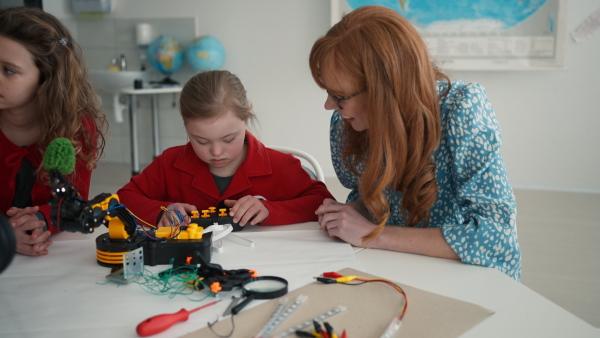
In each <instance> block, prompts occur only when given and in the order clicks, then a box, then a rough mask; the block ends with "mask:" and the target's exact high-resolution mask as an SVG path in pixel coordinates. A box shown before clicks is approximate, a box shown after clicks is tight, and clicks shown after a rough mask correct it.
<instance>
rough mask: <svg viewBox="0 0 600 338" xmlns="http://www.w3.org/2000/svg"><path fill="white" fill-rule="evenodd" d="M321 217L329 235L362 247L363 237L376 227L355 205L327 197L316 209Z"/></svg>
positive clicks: (320, 222) (323, 227)
mask: <svg viewBox="0 0 600 338" xmlns="http://www.w3.org/2000/svg"><path fill="white" fill-rule="evenodd" d="M315 214H317V215H318V217H319V225H320V226H321V229H323V230H324V231H327V233H328V234H329V237H331V238H339V239H342V240H343V241H345V242H347V243H349V244H351V245H354V246H359V247H362V246H364V244H363V242H362V238H363V237H364V236H365V235H367V234H369V233H370V232H371V231H372V230H373V229H375V227H376V226H375V224H373V223H371V222H370V221H369V220H367V219H366V218H365V217H364V216H363V215H362V214H361V213H360V212H359V211H357V210H356V209H355V208H354V207H353V205H350V204H343V203H339V202H336V201H335V200H332V199H329V198H328V199H325V200H324V201H323V204H322V205H321V206H320V207H319V208H318V209H317V210H316V211H315Z"/></svg>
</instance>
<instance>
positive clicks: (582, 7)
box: [44, 0, 600, 193]
mask: <svg viewBox="0 0 600 338" xmlns="http://www.w3.org/2000/svg"><path fill="white" fill-rule="evenodd" d="M114 2H115V5H116V9H115V11H114V12H113V13H111V14H110V15H108V16H107V17H109V18H157V17H160V18H167V17H169V18H176V17H190V16H195V17H196V18H197V21H196V30H197V31H196V34H197V35H204V34H211V35H214V36H216V37H218V38H219V39H220V40H221V42H222V43H223V44H224V45H225V48H226V50H227V55H228V56H227V60H226V62H225V64H224V68H226V69H229V70H231V71H232V72H233V73H235V74H237V75H238V76H240V78H241V79H242V81H243V82H244V84H245V86H246V87H247V89H248V95H249V97H250V99H251V100H252V102H253V103H254V106H255V111H256V113H257V114H258V117H259V121H260V131H259V133H258V136H259V137H260V138H261V139H262V141H263V142H265V143H266V144H279V145H285V146H291V147H296V148H300V149H303V150H305V151H307V152H309V153H311V154H313V155H314V156H315V157H316V158H317V159H318V160H319V162H321V164H322V165H323V167H324V171H325V174H326V175H327V176H333V175H334V173H333V167H332V165H331V160H330V157H329V145H328V124H329V116H330V113H329V112H326V111H325V110H324V109H323V103H324V100H325V94H324V93H323V92H322V91H321V90H320V89H319V88H318V87H317V86H316V85H315V84H314V83H313V81H312V78H311V76H310V72H309V68H308V53H309V51H310V48H311V46H312V43H313V42H314V40H315V39H316V38H318V37H319V36H321V35H323V34H325V32H326V31H327V29H328V27H329V17H330V16H329V14H330V13H329V12H330V9H329V1H327V0H285V1H281V0H253V1H238V0H220V1H207V0H175V1H170V2H166V1H164V0H114ZM69 4H70V2H69V1H68V0H44V9H45V10H46V11H48V12H50V13H53V14H55V15H56V16H58V17H59V18H72V17H73V14H72V12H71V11H70V7H69ZM567 6H568V8H567V23H566V26H567V34H568V33H570V32H571V31H572V30H573V29H574V28H575V27H577V26H578V25H579V23H580V22H581V21H583V20H584V19H585V18H586V16H587V15H588V14H590V13H591V12H592V11H593V10H595V9H596V8H597V7H598V2H597V0H581V1H569V2H568V4H567ZM599 60H600V34H596V35H594V36H592V37H591V38H589V39H588V40H585V41H583V42H580V43H575V42H573V41H572V40H571V39H570V37H569V36H567V39H566V41H565V69H564V70H556V71H522V72H516V71H515V72H452V73H450V75H451V76H452V78H453V79H461V80H464V81H472V82H480V83H482V84H483V85H484V86H485V87H486V89H487V91H488V95H489V97H490V100H491V102H492V104H493V106H494V107H495V110H496V114H497V115H498V119H499V121H500V123H501V126H502V129H503V134H504V147H503V155H504V158H505V161H506V165H507V168H508V173H509V177H510V179H511V181H512V183H513V185H514V186H515V187H518V188H532V189H551V190H570V191H587V192H594V193H600V175H599V173H600V170H599V168H600V150H599V149H598V146H599V145H600V142H599V141H598V140H597V136H596V135H597V134H598V132H597V127H598V126H600V108H598V98H599V97H600V85H599V84H598V79H600V64H599ZM181 142H185V139H184V138H182V139H181ZM124 147H128V144H126V145H124ZM106 160H107V161H111V154H110V153H108V154H107V157H106ZM117 160H118V159H117Z"/></svg>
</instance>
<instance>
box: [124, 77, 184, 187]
mask: <svg viewBox="0 0 600 338" xmlns="http://www.w3.org/2000/svg"><path fill="white" fill-rule="evenodd" d="M181 90H182V87H179V86H176V87H164V88H148V89H134V88H133V87H131V88H124V89H121V91H120V93H121V94H125V95H129V129H130V135H129V136H130V140H131V166H132V167H131V173H132V175H137V174H139V173H140V157H139V144H138V126H137V109H136V106H137V97H138V96H139V95H150V106H151V113H152V143H153V148H154V157H156V156H158V155H160V152H161V149H160V136H159V132H158V128H159V126H158V95H159V94H176V93H180V92H181Z"/></svg>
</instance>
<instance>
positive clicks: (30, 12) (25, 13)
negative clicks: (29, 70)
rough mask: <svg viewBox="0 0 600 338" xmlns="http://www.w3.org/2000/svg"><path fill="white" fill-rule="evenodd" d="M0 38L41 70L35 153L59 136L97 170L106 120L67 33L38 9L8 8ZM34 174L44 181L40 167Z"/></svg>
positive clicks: (2, 12)
mask: <svg viewBox="0 0 600 338" xmlns="http://www.w3.org/2000/svg"><path fill="white" fill-rule="evenodd" d="M0 35H2V36H5V37H7V38H9V39H12V40H15V41H17V42H19V43H21V44H23V46H25V48H27V50H28V51H29V52H30V53H31V54H32V55H33V61H34V63H35V65H36V67H37V68H38V69H39V71H40V80H39V90H38V96H37V114H38V118H39V123H40V130H41V135H40V137H39V139H38V140H37V149H38V150H39V151H40V153H41V154H43V153H44V152H45V151H46V148H47V147H48V145H49V144H50V142H51V141H52V140H54V139H55V138H58V137H64V138H67V139H69V140H70V141H71V143H72V144H73V147H74V148H75V154H76V156H78V157H79V158H81V159H83V160H84V161H85V163H86V167H87V168H88V169H89V170H92V169H94V168H96V162H97V159H98V158H100V157H101V156H102V154H103V152H104V145H105V139H104V134H105V132H106V130H107V128H108V122H107V121H106V117H105V115H104V113H103V112H102V111H101V110H100V109H99V106H100V100H99V99H98V97H97V95H96V93H95V92H94V90H93V88H92V85H91V83H90V81H89V79H88V75H87V72H86V69H85V64H84V61H83V55H82V52H81V48H80V47H79V45H78V44H77V43H76V42H75V41H74V40H73V37H72V36H71V34H70V33H69V30H68V29H67V28H66V27H65V26H64V25H63V24H62V23H61V22H60V21H59V20H58V19H57V18H55V17H54V16H52V15H51V14H48V13H46V12H44V11H42V10H40V9H37V8H31V7H13V8H7V9H2V10H0ZM85 117H88V118H90V119H91V120H92V121H94V126H84V118H85ZM86 127H87V128H90V127H91V129H92V130H93V132H92V133H90V132H88V130H87V129H86ZM80 139H82V140H83V142H80V141H79V140H80ZM36 173H37V177H38V179H39V180H41V181H42V182H44V181H46V180H47V179H48V172H47V171H46V170H44V169H43V166H40V167H39V168H38V169H37V171H36Z"/></svg>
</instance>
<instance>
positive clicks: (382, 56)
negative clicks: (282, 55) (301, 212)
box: [310, 6, 449, 241]
mask: <svg viewBox="0 0 600 338" xmlns="http://www.w3.org/2000/svg"><path fill="white" fill-rule="evenodd" d="M310 68H311V71H312V75H313V78H314V80H315V81H316V83H317V84H318V85H319V86H320V87H321V88H324V89H327V88H326V86H325V84H324V82H323V73H324V72H332V71H343V72H345V73H346V74H347V75H349V76H350V77H351V78H353V79H354V80H355V81H356V82H357V86H358V88H359V89H361V88H364V89H366V94H363V95H367V96H368V124H369V126H368V129H367V130H365V131H361V132H357V131H355V130H354V129H352V127H351V126H350V125H348V124H346V125H345V127H344V131H343V133H342V135H344V136H343V137H345V139H344V140H343V142H342V144H345V147H344V149H343V153H342V157H343V159H344V161H345V163H346V165H347V166H348V167H349V168H351V170H352V171H354V172H355V174H357V175H361V179H360V184H359V193H360V195H361V196H362V198H363V201H364V203H365V206H366V207H367V208H368V209H369V211H370V212H371V213H372V214H373V216H374V221H375V223H376V224H378V227H377V228H376V229H375V230H374V231H372V232H371V233H370V234H368V235H367V236H365V237H364V238H363V240H364V241H370V240H372V239H374V238H375V237H377V236H378V235H379V234H380V233H381V232H382V231H383V229H384V226H385V224H386V223H387V221H388V219H389V217H390V206H389V204H388V202H387V199H386V198H385V196H384V190H385V189H386V188H387V187H392V188H394V189H395V190H397V191H399V192H401V193H402V202H401V210H402V212H403V213H404V215H405V216H406V225H407V226H415V225H417V224H419V223H420V222H423V224H424V226H427V224H428V221H429V209H430V208H431V207H432V206H433V204H434V203H435V200H436V197H437V186H436V182H435V166H434V163H433V161H432V158H431V154H432V152H433V151H434V150H435V148H436V147H437V145H438V143H439V140H440V133H441V124H440V111H439V106H438V100H439V98H438V93H437V89H436V81H437V80H446V81H448V82H449V78H448V76H446V75H445V74H444V73H442V72H441V71H440V70H439V69H438V68H437V67H436V66H435V65H434V63H433V62H432V60H431V59H430V57H429V54H428V52H427V46H426V45H425V43H424V41H423V39H422V38H421V36H420V35H419V33H418V32H417V30H416V29H415V28H414V27H413V26H412V25H411V24H410V23H409V22H408V20H406V19H405V18H404V17H403V16H401V15H400V14H399V13H397V12H396V11H394V10H392V9H389V8H385V7H379V6H363V7H359V8H357V9H355V10H354V11H352V12H350V13H349V14H347V15H345V16H344V17H343V18H342V20H341V21H340V22H339V23H337V24H336V25H335V26H333V27H332V28H331V29H330V30H329V32H328V33H327V34H326V35H325V36H323V37H321V38H320V39H318V40H317V41H316V42H315V44H314V45H313V48H312V50H311V53H310ZM344 94H348V95H350V94H352V93H344ZM359 161H363V162H364V165H365V168H364V172H363V173H358V172H356V171H355V170H354V167H355V165H356V164H357V163H358V162H359Z"/></svg>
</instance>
